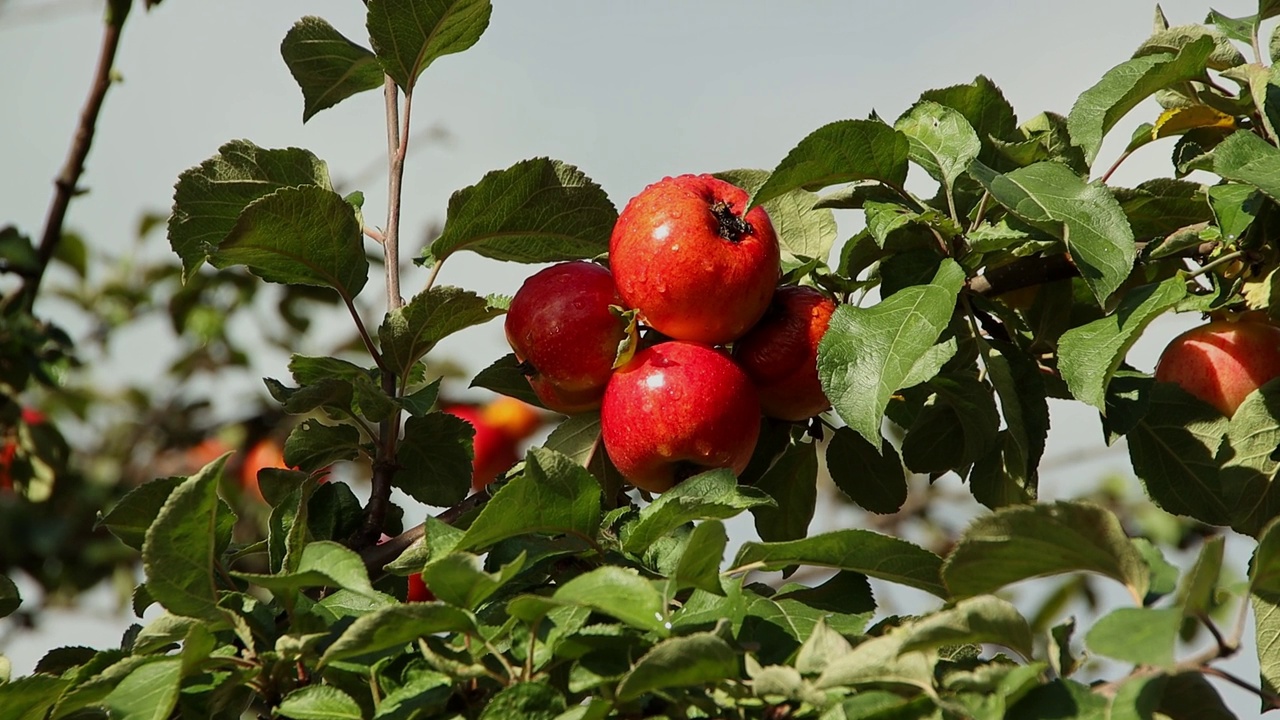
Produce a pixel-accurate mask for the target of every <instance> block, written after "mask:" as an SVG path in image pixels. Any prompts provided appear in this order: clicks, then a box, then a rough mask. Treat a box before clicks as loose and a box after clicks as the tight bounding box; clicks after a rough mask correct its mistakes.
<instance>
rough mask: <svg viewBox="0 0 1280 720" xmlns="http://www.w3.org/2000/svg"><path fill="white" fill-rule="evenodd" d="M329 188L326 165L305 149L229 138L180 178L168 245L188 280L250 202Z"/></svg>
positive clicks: (174, 201)
mask: <svg viewBox="0 0 1280 720" xmlns="http://www.w3.org/2000/svg"><path fill="white" fill-rule="evenodd" d="M294 185H315V186H318V187H320V188H323V189H330V188H331V187H332V185H331V184H330V182H329V169H328V167H326V166H325V164H324V162H323V161H321V160H320V159H319V158H317V157H316V156H315V155H313V154H311V153H310V152H309V151H307V150H299V149H298V148H288V149H285V150H266V149H263V148H260V147H258V146H257V145H254V144H253V143H251V142H249V141H247V140H233V141H231V142H229V143H227V144H225V145H223V146H222V147H220V148H218V154H217V155H215V156H214V157H212V158H210V159H208V160H206V161H204V162H203V163H201V164H200V165H198V166H196V167H193V168H191V169H189V170H187V171H185V172H183V173H182V174H181V175H179V176H178V183H177V185H176V186H174V190H173V214H172V215H170V216H169V244H170V245H171V246H172V247H173V251H174V252H175V253H177V255H178V257H180V258H182V271H183V272H182V277H183V280H184V281H185V280H190V279H191V277H192V276H193V275H194V274H195V272H196V270H199V269H200V266H201V265H203V264H204V262H205V260H206V259H207V258H208V257H209V256H210V255H212V254H213V253H215V252H216V251H217V249H218V245H220V244H221V243H222V240H223V238H225V237H226V236H227V235H228V234H229V233H230V232H231V230H232V229H233V228H234V227H235V225H236V219H237V218H239V217H240V212H241V211H242V210H244V208H245V206H247V205H248V204H249V203H251V202H253V201H255V200H257V199H259V198H261V197H264V196H266V195H269V194H271V193H273V192H275V191H276V190H279V189H281V188H285V187H290V186H294Z"/></svg>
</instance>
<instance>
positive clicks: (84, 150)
mask: <svg viewBox="0 0 1280 720" xmlns="http://www.w3.org/2000/svg"><path fill="white" fill-rule="evenodd" d="M127 16H128V7H127V6H125V7H124V8H123V9H121V8H119V7H115V6H113V7H112V12H110V13H109V15H108V19H107V23H106V26H105V27H104V28H103V31H102V48H101V50H100V51H99V53H98V66H97V68H96V69H95V71H94V74H93V84H92V85H91V86H90V88H89V97H88V98H87V99H86V100H85V103H84V108H83V109H81V111H80V124H79V125H77V126H76V132H75V135H74V136H73V138H72V141H71V149H70V151H69V152H68V153H67V159H66V162H65V163H64V164H63V166H62V170H61V171H60V172H59V173H58V177H57V178H55V179H54V181H53V186H54V191H53V200H52V202H50V203H49V213H48V215H47V216H46V217H45V223H44V232H43V233H42V234H41V236H40V244H39V246H37V247H36V269H35V271H34V272H33V273H31V275H30V276H28V277H27V279H26V281H25V282H23V284H22V288H21V289H20V290H19V291H18V292H19V293H21V294H22V296H23V302H24V304H25V306H26V307H27V309H28V310H30V309H31V307H32V306H33V305H34V304H35V300H36V294H37V293H38V292H39V291H40V283H41V282H42V281H43V280H44V274H45V271H46V270H47V269H48V267H49V262H50V261H51V260H52V259H53V254H54V252H55V251H56V250H57V249H58V243H59V242H61V241H62V225H63V223H64V222H65V221H66V218H67V207H68V206H69V205H70V204H71V198H72V197H74V196H75V195H76V194H78V190H77V183H79V181H80V176H81V175H83V174H84V163H85V160H86V159H87V158H88V157H89V148H90V146H92V145H93V134H94V131H95V130H96V129H97V124H98V113H99V112H100V111H101V110H102V102H103V100H104V99H105V98H106V96H107V90H108V89H110V87H111V68H112V67H113V66H114V65H115V59H116V51H117V50H118V49H119V47H120V33H121V31H122V30H123V28H124V21H125V18H126V17H127Z"/></svg>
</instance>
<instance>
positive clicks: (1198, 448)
mask: <svg viewBox="0 0 1280 720" xmlns="http://www.w3.org/2000/svg"><path fill="white" fill-rule="evenodd" d="M1147 395H1148V400H1147V402H1148V403H1149V405H1148V408H1147V412H1146V415H1144V416H1143V417H1142V420H1141V421H1139V422H1138V424H1137V425H1136V426H1135V427H1134V428H1133V429H1132V430H1130V431H1129V434H1128V436H1127V437H1128V444H1129V458H1130V459H1131V460H1132V461H1133V472H1134V474H1136V475H1137V476H1138V477H1139V478H1140V479H1141V480H1142V482H1143V484H1144V485H1145V486H1146V488H1147V494H1148V495H1150V496H1151V499H1152V500H1154V501H1156V504H1158V505H1159V506H1160V507H1162V508H1164V509H1165V510H1167V511H1168V512H1171V513H1174V514H1177V515H1187V516H1190V517H1194V518H1196V519H1198V520H1202V521H1204V522H1207V523H1210V524H1214V525H1225V524H1227V523H1229V522H1230V515H1231V513H1230V508H1229V507H1228V506H1227V504H1226V500H1227V497H1228V494H1227V493H1226V491H1225V490H1224V482H1223V478H1222V473H1221V472H1220V471H1219V467H1220V463H1219V461H1218V460H1217V459H1216V458H1215V453H1216V452H1217V451H1218V446H1219V445H1221V444H1222V437H1223V435H1225V434H1226V432H1227V427H1228V421H1227V419H1226V418H1224V417H1223V416H1222V414H1221V413H1219V412H1218V411H1217V409H1215V408H1214V407H1212V406H1210V405H1208V404H1207V403H1203V402H1201V401H1199V400H1197V399H1196V398H1194V397H1192V396H1191V395H1189V394H1187V393H1186V391H1184V390H1183V389H1182V388H1180V387H1178V386H1177V385H1174V384H1173V383H1154V384H1153V385H1152V387H1151V389H1150V391H1148V393H1147Z"/></svg>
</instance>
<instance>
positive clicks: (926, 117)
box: [893, 100, 982, 189]
mask: <svg viewBox="0 0 1280 720" xmlns="http://www.w3.org/2000/svg"><path fill="white" fill-rule="evenodd" d="M893 127H894V129H895V130H897V131H898V132H901V133H902V134H903V135H906V136H907V141H908V142H909V143H910V150H909V156H910V158H911V160H912V161H913V162H914V163H915V164H917V165H919V166H920V167H922V168H924V170H925V172H927V173H929V176H930V177H932V178H933V179H934V180H937V181H938V182H940V183H942V186H943V188H947V189H949V188H950V187H951V186H952V185H954V184H955V181H956V178H957V177H959V176H960V175H961V174H963V173H964V171H965V169H966V168H968V167H969V163H970V162H971V161H973V160H974V159H975V158H977V157H978V153H979V151H981V150H982V142H981V141H980V140H979V139H978V134H977V133H975V132H974V130H973V128H972V127H971V126H970V125H969V121H968V120H966V119H965V117H964V115H962V114H961V113H960V112H959V111H957V110H954V109H952V108H949V107H947V106H945V105H940V104H938V103H936V102H933V101H931V100H923V101H921V102H919V103H916V105H914V106H913V107H912V108H911V109H910V110H908V111H907V112H906V113H905V114H904V115H903V116H902V117H900V118H898V121H897V122H896V123H894V124H893Z"/></svg>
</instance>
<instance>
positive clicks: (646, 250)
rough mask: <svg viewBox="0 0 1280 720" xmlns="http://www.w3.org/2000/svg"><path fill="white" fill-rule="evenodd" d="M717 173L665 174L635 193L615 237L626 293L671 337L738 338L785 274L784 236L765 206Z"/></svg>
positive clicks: (615, 261) (711, 341)
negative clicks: (780, 245) (751, 202)
mask: <svg viewBox="0 0 1280 720" xmlns="http://www.w3.org/2000/svg"><path fill="white" fill-rule="evenodd" d="M747 200H748V196H747V193H746V192H745V191H743V190H742V189H741V188H739V187H737V186H735V185H733V184H731V183H728V182H725V181H723V180H720V179H717V178H715V177H712V176H711V175H680V176H678V177H669V178H665V179H663V180H660V181H658V182H656V183H654V184H652V185H650V186H649V187H647V188H645V189H644V190H643V191H642V192H641V193H640V194H639V195H636V196H635V197H634V198H632V199H631V202H629V203H627V206H626V207H625V208H624V209H623V210H622V213H621V214H620V215H619V216H618V222H617V224H615V225H614V228H613V234H612V236H611V237H610V240H609V265H610V267H611V268H612V270H613V277H614V280H615V281H616V282H617V284H618V292H619V293H620V294H621V296H622V299H623V300H624V301H625V303H626V305H627V307H631V308H635V309H637V310H639V312H640V319H641V320H642V321H643V322H644V323H645V324H646V325H648V326H650V327H652V328H654V329H655V330H657V331H658V332H660V333H662V334H663V335H666V336H667V337H670V338H674V339H676V340H688V341H692V342H700V343H705V344H708V345H719V344H723V343H728V342H732V341H733V340H735V339H737V338H739V337H741V336H742V335H743V333H745V332H746V331H747V330H749V329H750V328H751V326H752V325H755V323H756V321H758V320H759V319H760V316H761V315H763V314H764V311H765V308H767V307H768V306H769V299H770V298H771V297H773V290H774V287H775V286H776V285H777V283H778V276H779V272H780V269H779V268H780V266H779V259H780V250H779V248H778V238H777V235H776V234H775V233H774V229H773V223H772V222H770V220H769V215H768V214H767V213H766V212H765V210H764V208H762V207H755V208H752V209H751V210H750V212H747V213H745V214H744V213H743V210H744V209H745V208H746V204H747Z"/></svg>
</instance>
